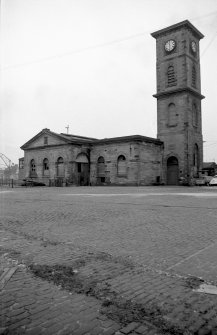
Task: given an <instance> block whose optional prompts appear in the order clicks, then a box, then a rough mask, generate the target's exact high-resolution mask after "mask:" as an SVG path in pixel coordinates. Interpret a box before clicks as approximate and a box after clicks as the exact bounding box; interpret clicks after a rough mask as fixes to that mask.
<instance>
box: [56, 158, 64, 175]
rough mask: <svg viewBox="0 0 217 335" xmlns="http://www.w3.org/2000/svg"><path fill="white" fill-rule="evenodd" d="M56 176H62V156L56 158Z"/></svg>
mask: <svg viewBox="0 0 217 335" xmlns="http://www.w3.org/2000/svg"><path fill="white" fill-rule="evenodd" d="M57 176H58V177H64V161H63V158H62V157H59V158H58V160H57Z"/></svg>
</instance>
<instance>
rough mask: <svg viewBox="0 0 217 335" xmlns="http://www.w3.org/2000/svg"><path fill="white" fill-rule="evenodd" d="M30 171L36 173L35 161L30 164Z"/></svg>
mask: <svg viewBox="0 0 217 335" xmlns="http://www.w3.org/2000/svg"><path fill="white" fill-rule="evenodd" d="M30 171H31V172H35V171H36V165H35V160H34V159H32V160H31V162H30Z"/></svg>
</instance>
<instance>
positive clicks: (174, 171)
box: [167, 156, 179, 185]
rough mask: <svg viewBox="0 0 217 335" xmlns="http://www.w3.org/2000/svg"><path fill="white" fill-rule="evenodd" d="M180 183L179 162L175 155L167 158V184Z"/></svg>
mask: <svg viewBox="0 0 217 335" xmlns="http://www.w3.org/2000/svg"><path fill="white" fill-rule="evenodd" d="M178 184H179V162H178V159H177V158H176V157H174V156H172V157H169V158H168V160H167V185H178Z"/></svg>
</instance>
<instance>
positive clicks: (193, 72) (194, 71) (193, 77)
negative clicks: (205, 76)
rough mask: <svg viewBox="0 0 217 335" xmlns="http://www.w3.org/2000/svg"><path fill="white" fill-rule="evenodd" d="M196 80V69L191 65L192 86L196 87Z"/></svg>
mask: <svg viewBox="0 0 217 335" xmlns="http://www.w3.org/2000/svg"><path fill="white" fill-rule="evenodd" d="M196 78H197V74H196V68H195V66H194V65H193V66H192V86H193V87H196Z"/></svg>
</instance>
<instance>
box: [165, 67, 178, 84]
mask: <svg viewBox="0 0 217 335" xmlns="http://www.w3.org/2000/svg"><path fill="white" fill-rule="evenodd" d="M167 85H168V86H169V87H170V86H175V85H176V78H175V71H174V67H173V66H172V65H171V66H169V67H168V69H167Z"/></svg>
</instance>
